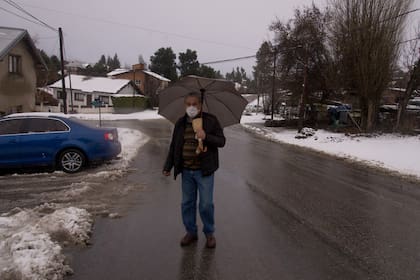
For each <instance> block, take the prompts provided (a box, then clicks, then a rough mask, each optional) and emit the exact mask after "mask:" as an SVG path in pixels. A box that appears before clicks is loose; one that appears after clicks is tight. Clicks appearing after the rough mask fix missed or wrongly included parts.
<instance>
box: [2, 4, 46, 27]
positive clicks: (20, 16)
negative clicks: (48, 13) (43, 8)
mask: <svg viewBox="0 0 420 280" xmlns="http://www.w3.org/2000/svg"><path fill="white" fill-rule="evenodd" d="M0 10H3V11H5V12H7V13H9V14H11V15H14V16H17V17H19V18H21V19H24V20H26V21H29V22H32V23H34V24H37V25H40V26H44V25H42V24H40V23H39V22H36V21H33V20H31V19H28V18H26V17H24V16H22V15H19V14H17V13H15V12H12V11H10V10H8V9H6V8H3V7H0Z"/></svg>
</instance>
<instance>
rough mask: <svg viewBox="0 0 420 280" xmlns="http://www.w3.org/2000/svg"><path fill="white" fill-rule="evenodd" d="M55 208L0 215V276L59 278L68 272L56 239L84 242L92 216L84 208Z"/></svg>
mask: <svg viewBox="0 0 420 280" xmlns="http://www.w3.org/2000/svg"><path fill="white" fill-rule="evenodd" d="M55 207H56V206H55V205H42V206H39V207H36V208H34V209H31V210H28V209H25V210H15V211H14V213H9V214H6V215H2V216H0V279H23V280H26V279H34V280H38V279H39V280H41V279H62V278H63V276H64V275H66V274H69V273H71V272H72V271H71V268H70V267H69V266H68V265H67V264H66V263H65V257H64V255H63V253H62V248H61V246H60V243H59V241H60V242H61V243H62V244H66V243H71V244H86V243H87V242H88V240H89V236H90V233H91V229H92V217H91V215H90V214H89V213H88V212H87V211H86V210H84V209H79V208H75V207H67V208H61V209H56V210H54V208H55ZM17 211H18V212H17ZM48 212H50V213H48Z"/></svg>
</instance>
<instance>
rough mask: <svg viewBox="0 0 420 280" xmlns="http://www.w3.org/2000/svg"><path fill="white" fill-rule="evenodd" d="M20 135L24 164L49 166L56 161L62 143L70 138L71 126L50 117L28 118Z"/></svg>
mask: <svg viewBox="0 0 420 280" xmlns="http://www.w3.org/2000/svg"><path fill="white" fill-rule="evenodd" d="M22 130H23V132H24V133H23V134H21V136H20V147H21V154H22V164H23V165H25V166H48V165H52V164H54V162H55V155H56V153H57V151H58V150H59V149H60V147H61V143H62V142H64V141H65V140H66V139H67V138H68V132H69V127H68V126H67V125H65V124H64V123H63V122H62V121H60V120H57V119H50V118H27V119H25V120H24V123H23V128H22Z"/></svg>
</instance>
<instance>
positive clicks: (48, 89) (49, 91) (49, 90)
mask: <svg viewBox="0 0 420 280" xmlns="http://www.w3.org/2000/svg"><path fill="white" fill-rule="evenodd" d="M38 90H40V91H43V92H46V93H48V94H50V95H54V90H53V89H52V88H49V87H39V88H38Z"/></svg>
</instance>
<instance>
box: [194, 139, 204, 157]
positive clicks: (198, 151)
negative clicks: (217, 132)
mask: <svg viewBox="0 0 420 280" xmlns="http://www.w3.org/2000/svg"><path fill="white" fill-rule="evenodd" d="M201 152H203V153H205V152H207V147H204V144H203V140H202V139H198V146H197V149H196V150H195V153H196V154H197V155H199V154H200V153H201Z"/></svg>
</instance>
